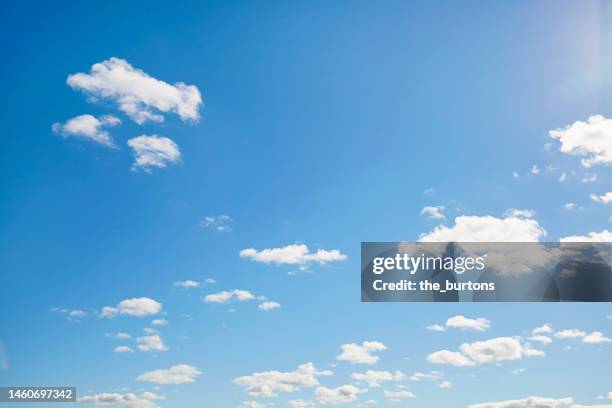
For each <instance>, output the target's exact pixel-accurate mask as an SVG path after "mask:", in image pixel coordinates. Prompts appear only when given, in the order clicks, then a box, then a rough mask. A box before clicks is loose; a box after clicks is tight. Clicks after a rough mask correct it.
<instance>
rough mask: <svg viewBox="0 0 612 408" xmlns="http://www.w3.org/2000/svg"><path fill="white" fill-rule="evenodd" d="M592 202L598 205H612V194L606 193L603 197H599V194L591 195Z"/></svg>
mask: <svg viewBox="0 0 612 408" xmlns="http://www.w3.org/2000/svg"><path fill="white" fill-rule="evenodd" d="M590 197H591V200H593V201H595V202H596V203H603V204H610V203H612V192H608V193H605V194H603V195H600V196H598V195H597V194H591V195H590Z"/></svg>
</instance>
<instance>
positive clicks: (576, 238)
mask: <svg viewBox="0 0 612 408" xmlns="http://www.w3.org/2000/svg"><path fill="white" fill-rule="evenodd" d="M559 241H560V242H612V232H610V231H608V230H603V231H601V232H589V233H588V234H587V235H570V236H567V237H562V238H560V239H559Z"/></svg>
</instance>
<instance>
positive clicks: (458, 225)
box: [419, 210, 546, 242]
mask: <svg viewBox="0 0 612 408" xmlns="http://www.w3.org/2000/svg"><path fill="white" fill-rule="evenodd" d="M515 211H516V210H514V212H511V213H507V214H506V215H505V217H504V218H496V217H493V216H490V215H488V216H475V215H473V216H468V215H464V216H460V217H457V218H455V225H453V226H451V227H447V226H446V225H439V226H437V227H436V228H434V230H433V231H431V232H428V233H425V234H421V236H419V241H422V242H537V241H539V239H540V238H542V237H545V236H546V231H545V230H544V229H543V228H542V227H540V225H539V224H538V222H537V221H535V220H533V219H531V218H530V217H525V214H533V213H532V212H525V211H522V212H520V213H516V212H515Z"/></svg>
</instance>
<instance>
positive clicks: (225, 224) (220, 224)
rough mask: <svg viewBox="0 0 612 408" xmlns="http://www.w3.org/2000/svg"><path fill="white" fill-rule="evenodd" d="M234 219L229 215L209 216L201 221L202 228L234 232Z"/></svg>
mask: <svg viewBox="0 0 612 408" xmlns="http://www.w3.org/2000/svg"><path fill="white" fill-rule="evenodd" d="M232 221H233V220H232V219H231V218H230V216H229V215H224V214H221V215H207V216H206V217H204V218H203V219H202V220H201V221H200V226H201V227H204V228H212V229H214V230H216V231H219V232H230V231H231V230H232V227H231V225H230V224H231V223H232Z"/></svg>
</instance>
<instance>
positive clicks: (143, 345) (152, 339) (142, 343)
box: [136, 334, 168, 351]
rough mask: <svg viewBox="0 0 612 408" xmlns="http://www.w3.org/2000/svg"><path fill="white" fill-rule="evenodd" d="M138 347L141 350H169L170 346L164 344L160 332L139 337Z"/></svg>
mask: <svg viewBox="0 0 612 408" xmlns="http://www.w3.org/2000/svg"><path fill="white" fill-rule="evenodd" d="M136 341H137V342H138V349H139V350H140V351H167V350H168V347H166V345H165V344H164V341H163V340H162V338H161V337H160V336H159V334H153V335H150V336H143V337H138V338H137V339H136Z"/></svg>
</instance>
